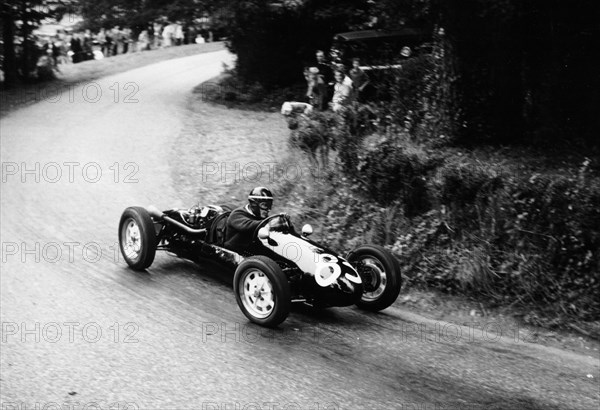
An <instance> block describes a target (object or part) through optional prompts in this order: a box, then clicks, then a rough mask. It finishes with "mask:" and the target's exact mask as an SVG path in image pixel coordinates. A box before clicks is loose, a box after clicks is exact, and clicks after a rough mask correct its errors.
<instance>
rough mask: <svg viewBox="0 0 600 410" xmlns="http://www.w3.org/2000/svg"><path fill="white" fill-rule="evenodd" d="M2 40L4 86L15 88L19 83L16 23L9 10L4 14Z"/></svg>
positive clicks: (4, 11)
mask: <svg viewBox="0 0 600 410" xmlns="http://www.w3.org/2000/svg"><path fill="white" fill-rule="evenodd" d="M2 40H3V42H4V61H3V62H2V70H3V71H4V85H5V86H6V87H11V86H13V85H14V84H15V83H16V81H17V59H16V56H15V41H14V40H15V22H14V18H13V16H12V14H11V13H10V11H9V10H3V13H2Z"/></svg>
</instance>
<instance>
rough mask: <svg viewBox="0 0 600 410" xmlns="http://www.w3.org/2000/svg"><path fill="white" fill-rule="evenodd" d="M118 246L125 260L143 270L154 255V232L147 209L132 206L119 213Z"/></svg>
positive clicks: (135, 267) (134, 267)
mask: <svg viewBox="0 0 600 410" xmlns="http://www.w3.org/2000/svg"><path fill="white" fill-rule="evenodd" d="M119 247H120V248H121V254H122V255H123V258H124V259H125V262H127V264H128V265H129V266H130V267H131V268H132V269H135V270H144V269H146V268H147V267H148V266H150V265H151V264H152V262H153V261H154V256H155V255H156V232H155V231H154V222H152V218H151V217H150V214H149V213H148V211H147V210H146V209H144V208H142V207H139V206H132V207H129V208H127V209H125V211H123V214H122V215H121V221H120V222H119Z"/></svg>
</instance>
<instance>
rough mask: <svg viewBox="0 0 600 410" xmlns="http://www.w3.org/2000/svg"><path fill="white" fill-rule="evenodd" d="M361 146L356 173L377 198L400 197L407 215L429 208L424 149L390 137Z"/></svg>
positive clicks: (384, 200)
mask: <svg viewBox="0 0 600 410" xmlns="http://www.w3.org/2000/svg"><path fill="white" fill-rule="evenodd" d="M363 148H364V151H363V152H362V153H361V155H360V156H359V158H360V161H361V162H360V164H359V167H358V175H360V179H361V181H363V183H364V186H365V187H366V189H367V190H368V192H369V193H370V194H371V195H372V197H373V198H374V199H375V200H376V201H378V202H379V203H381V204H389V203H390V202H392V201H394V200H396V199H402V201H403V204H404V211H405V213H406V214H407V215H408V216H412V215H415V214H418V213H422V212H424V211H427V210H428V208H429V206H430V197H429V192H428V188H427V173H428V172H429V170H430V169H431V167H432V163H431V161H430V160H429V158H428V156H427V155H426V154H425V152H424V151H422V150H421V149H419V148H417V147H416V146H410V145H408V144H404V145H401V144H400V143H399V140H398V138H390V137H382V138H381V139H379V140H378V141H375V142H373V143H371V144H370V145H368V146H367V147H363Z"/></svg>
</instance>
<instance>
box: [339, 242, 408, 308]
mask: <svg viewBox="0 0 600 410" xmlns="http://www.w3.org/2000/svg"><path fill="white" fill-rule="evenodd" d="M347 259H348V262H350V264H352V266H354V268H355V269H356V270H357V271H358V274H359V275H360V277H361V279H362V281H363V289H364V290H363V294H362V296H361V298H360V300H359V301H358V302H357V303H356V305H357V306H358V307H360V308H362V309H365V310H370V311H379V310H383V309H385V308H387V307H388V306H390V305H391V304H392V303H394V302H395V301H396V298H398V294H399V293H400V287H401V285H402V277H401V274H400V264H399V263H398V261H397V260H396V258H394V256H393V255H392V254H391V253H390V252H389V251H387V250H386V249H384V248H382V247H381V246H377V245H363V246H359V247H358V248H356V249H355V250H353V251H352V252H350V253H349V254H348V257H347Z"/></svg>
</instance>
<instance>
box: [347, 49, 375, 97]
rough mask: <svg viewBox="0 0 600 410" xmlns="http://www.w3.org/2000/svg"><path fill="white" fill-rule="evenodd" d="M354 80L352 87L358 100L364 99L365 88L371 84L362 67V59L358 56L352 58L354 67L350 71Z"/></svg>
mask: <svg viewBox="0 0 600 410" xmlns="http://www.w3.org/2000/svg"><path fill="white" fill-rule="evenodd" d="M348 75H349V76H350V79H351V80H352V87H353V88H354V96H355V98H356V100H357V101H359V102H363V101H364V90H365V87H366V86H367V85H368V84H369V81H370V80H369V76H368V75H367V73H365V72H364V71H363V69H361V68H360V60H359V59H358V58H353V59H352V69H351V70H350V72H349V73H348Z"/></svg>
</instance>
